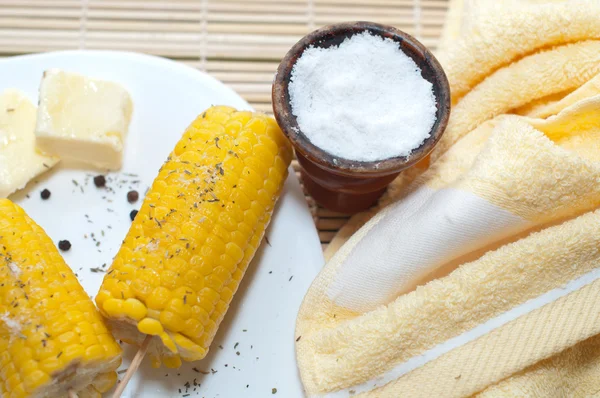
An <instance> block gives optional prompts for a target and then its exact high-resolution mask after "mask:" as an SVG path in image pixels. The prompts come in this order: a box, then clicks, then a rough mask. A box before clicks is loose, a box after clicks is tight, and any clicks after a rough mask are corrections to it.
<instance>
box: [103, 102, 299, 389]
mask: <svg viewBox="0 0 600 398" xmlns="http://www.w3.org/2000/svg"><path fill="white" fill-rule="evenodd" d="M291 158H292V150H291V146H290V144H289V142H288V141H287V139H286V138H285V137H284V135H283V134H282V133H281V131H280V129H279V127H278V126H277V124H276V122H275V121H274V120H273V119H272V118H269V117H267V116H265V115H262V114H254V113H251V112H238V111H236V110H234V109H232V108H228V107H222V106H218V107H212V108H210V109H208V110H207V111H206V112H204V113H202V114H201V115H200V116H198V118H197V119H196V120H194V122H193V123H192V124H191V125H190V126H189V127H188V128H187V130H186V131H185V133H184V134H183V137H182V138H181V140H180V141H179V142H178V144H177V145H176V147H175V150H174V151H173V152H172V153H171V155H170V156H169V157H168V159H167V161H166V162H165V164H164V165H163V166H162V168H161V170H160V172H159V174H158V177H157V178H156V179H155V181H154V183H153V185H152V187H151V189H150V191H149V192H148V194H147V196H146V199H145V200H144V203H143V205H142V207H141V209H140V211H139V213H138V214H137V216H136V218H135V220H134V222H133V224H132V226H131V228H130V230H129V233H128V234H127V237H126V238H125V240H124V243H123V245H122V247H121V249H120V250H119V252H118V254H117V256H116V257H115V259H114V262H113V264H112V266H111V268H110V269H109V271H108V272H107V273H106V275H105V277H104V281H103V283H102V286H101V288H100V292H99V293H98V295H97V296H96V303H97V305H98V308H99V309H100V311H101V313H102V314H103V315H104V316H105V317H106V318H107V319H108V321H109V324H110V326H111V329H112V330H113V332H114V333H115V335H116V336H117V338H119V339H121V340H123V341H125V342H128V343H131V344H135V345H138V346H140V345H142V343H143V342H144V341H146V344H147V349H148V356H149V357H150V359H151V363H152V366H154V367H159V366H160V364H161V362H162V363H164V365H165V366H167V367H170V368H177V367H179V366H180V365H181V361H182V360H183V361H196V360H200V359H202V358H204V357H205V356H206V354H207V353H208V350H209V346H210V344H211V342H212V340H213V338H214V336H215V333H216V332H217V328H218V327H219V324H220V323H221V321H222V319H223V317H224V315H225V312H226V311H227V309H228V307H229V304H230V303H231V300H232V297H233V295H234V294H235V292H236V290H237V288H238V286H239V284H240V281H241V279H242V277H243V275H244V273H245V271H246V268H247V267H248V264H249V263H250V261H251V260H252V258H253V256H254V254H255V252H256V250H257V248H258V246H259V244H260V242H261V240H262V237H263V235H264V233H265V229H266V227H267V225H268V224H269V221H270V219H271V215H272V212H273V208H274V206H275V202H276V200H277V198H278V197H279V195H280V193H281V190H282V187H283V184H284V182H285V179H286V177H287V169H288V167H289V164H290V162H291ZM146 336H151V337H148V339H149V341H148V339H146ZM129 371H130V372H132V371H135V370H134V369H132V367H130V369H129ZM122 384H123V383H122ZM123 388H124V387H123Z"/></svg>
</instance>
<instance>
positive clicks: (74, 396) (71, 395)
mask: <svg viewBox="0 0 600 398" xmlns="http://www.w3.org/2000/svg"><path fill="white" fill-rule="evenodd" d="M68 394H69V398H79V397H78V396H77V393H76V392H75V391H73V390H69V391H68Z"/></svg>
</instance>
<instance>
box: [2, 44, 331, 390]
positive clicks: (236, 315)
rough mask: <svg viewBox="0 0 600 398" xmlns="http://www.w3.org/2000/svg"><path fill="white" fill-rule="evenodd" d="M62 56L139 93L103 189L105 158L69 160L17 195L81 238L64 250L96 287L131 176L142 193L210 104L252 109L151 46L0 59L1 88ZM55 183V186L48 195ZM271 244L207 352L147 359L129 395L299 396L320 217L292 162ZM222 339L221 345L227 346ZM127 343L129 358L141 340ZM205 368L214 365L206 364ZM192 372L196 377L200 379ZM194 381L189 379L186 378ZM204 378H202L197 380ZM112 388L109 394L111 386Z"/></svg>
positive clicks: (115, 244)
mask: <svg viewBox="0 0 600 398" xmlns="http://www.w3.org/2000/svg"><path fill="white" fill-rule="evenodd" d="M48 68H62V69H65V70H68V71H73V72H78V73H82V74H86V75H88V76H93V77H96V78H101V79H108V80H112V81H115V82H118V83H120V84H122V85H123V86H125V87H126V88H127V89H128V90H129V92H130V93H131V96H132V97H133V102H134V106H135V108H134V113H133V118H132V121H131V125H130V129H129V131H130V132H129V136H128V137H127V140H126V146H125V148H126V150H125V162H124V167H123V169H122V170H121V172H119V173H111V174H109V182H108V187H110V189H98V188H96V187H95V186H94V184H93V181H92V177H91V176H93V175H96V174H99V172H98V171H97V170H86V169H84V168H82V167H80V166H77V165H66V164H63V165H61V166H60V167H58V168H56V169H54V170H52V171H50V172H49V173H47V174H46V175H44V176H42V177H41V178H39V179H38V180H37V182H32V183H30V184H29V185H28V187H27V188H26V189H25V190H23V191H21V192H19V193H17V194H15V195H13V196H12V197H11V199H13V200H15V201H16V202H17V203H19V204H20V205H21V206H23V207H24V208H25V210H26V211H27V212H28V213H29V215H30V216H31V217H33V218H34V219H35V220H36V221H37V222H38V223H39V224H40V225H41V226H42V227H43V228H44V229H45V230H46V231H47V232H48V234H49V235H50V237H52V239H53V240H54V241H55V242H58V241H59V240H61V239H68V240H69V241H71V243H72V248H71V250H70V251H69V252H66V253H64V258H65V260H66V261H67V263H68V264H69V265H70V266H71V268H72V269H73V271H75V272H76V273H77V274H78V277H79V280H80V281H81V283H82V284H83V287H84V288H85V289H86V291H87V292H88V293H89V294H90V296H94V295H95V294H96V293H97V291H98V288H99V286H100V283H101V281H102V277H103V276H104V273H103V272H92V271H91V269H94V268H100V269H102V267H103V264H107V267H108V266H109V265H110V263H111V260H112V258H113V256H114V255H115V254H116V253H117V250H118V248H119V245H120V243H121V240H122V239H123V238H124V237H125V234H126V233H127V231H128V229H129V226H130V220H129V213H130V211H131V210H132V209H136V208H139V206H140V204H141V198H140V201H139V202H138V203H136V204H134V205H130V204H129V203H128V202H127V199H126V194H127V192H128V191H129V189H131V188H133V189H136V190H138V191H139V192H140V195H141V196H143V194H144V192H145V191H146V188H147V187H148V186H150V184H151V183H152V180H153V179H154V177H155V175H156V173H157V170H158V168H159V167H160V165H161V164H162V163H163V161H164V160H165V158H166V157H167V155H168V154H169V152H170V151H171V149H172V148H173V147H174V145H175V143H176V142H177V141H178V139H179V137H180V136H181V134H182V132H183V131H184V129H185V128H186V127H187V126H188V124H189V123H190V122H191V121H192V120H193V119H194V118H195V116H196V115H198V114H199V113H200V112H202V111H203V110H204V109H206V108H207V107H209V106H210V105H213V104H215V105H216V104H222V105H230V106H234V107H237V108H245V109H250V106H249V105H248V104H247V103H246V102H245V101H244V100H243V99H242V98H240V97H239V96H238V95H237V94H236V93H234V92H233V91H232V90H230V89H229V88H227V87H226V86H224V85H223V84H221V83H220V82H218V81H217V80H215V79H213V78H212V77H210V76H208V75H206V74H204V73H201V72H199V71H197V70H194V69H191V68H188V67H186V66H183V65H181V64H178V63H175V62H172V61H168V60H165V59H162V58H156V57H151V56H147V55H140V54H133V53H120V52H100V51H69V52H59V53H47V54H38V55H30V56H22V57H14V58H10V59H7V60H3V61H1V62H0V90H4V89H6V88H18V89H21V90H23V91H24V92H25V93H27V95H28V96H29V97H30V98H31V100H32V101H33V102H34V103H36V102H37V90H38V85H39V81H40V78H41V76H42V72H43V71H44V70H45V69H48ZM44 188H47V189H49V190H50V191H51V193H52V196H51V198H50V199H49V200H47V201H43V200H41V199H40V191H41V190H42V189H44ZM267 236H268V239H269V242H270V245H267V244H265V242H263V245H262V247H261V249H260V250H259V252H258V253H257V255H256V258H255V260H254V262H253V264H251V265H250V268H249V270H248V272H247V273H246V276H245V277H244V280H243V282H242V284H241V286H240V289H239V291H238V292H237V294H236V295H235V297H234V300H233V303H232V305H231V308H230V309H229V312H228V313H227V316H226V317H225V320H224V321H223V323H222V325H221V327H220V329H219V332H218V334H217V336H216V338H215V341H214V342H213V345H212V347H211V351H210V354H209V355H208V357H207V358H205V359H204V360H202V361H199V362H196V363H193V364H184V365H183V366H182V368H181V369H179V370H168V369H166V368H164V367H163V368H161V369H152V368H151V367H150V366H149V364H148V361H145V362H144V363H143V365H142V366H141V368H140V369H139V370H138V372H137V374H136V376H135V378H134V379H133V380H132V381H131V382H130V384H129V385H128V386H127V390H126V391H125V394H124V396H126V397H134V396H135V397H179V396H185V394H190V395H189V396H190V397H196V396H198V397H207V398H208V397H227V398H228V397H232V398H237V397H266V396H273V395H272V393H273V392H274V390H273V389H275V388H276V389H277V392H276V395H275V396H280V397H286V398H287V397H300V396H302V395H303V393H302V386H301V383H300V379H299V375H298V371H297V367H296V361H295V354H294V340H295V336H294V326H295V319H296V313H297V311H298V308H299V306H300V302H301V300H302V298H303V297H304V294H305V292H306V290H307V289H308V287H309V285H310V283H311V281H312V280H313V278H314V277H315V276H316V274H317V272H318V271H319V269H320V268H321V266H322V264H323V256H322V252H321V246H320V244H319V239H318V236H317V233H316V230H315V228H314V224H313V221H312V219H311V216H310V213H309V211H308V208H307V206H306V203H305V201H304V197H303V195H302V192H301V189H300V186H299V184H298V181H297V179H296V177H295V176H294V174H293V173H291V174H290V177H289V178H288V180H287V183H286V187H285V192H284V194H283V196H282V198H281V200H280V202H279V205H278V208H277V209H276V214H275V216H274V217H273V221H272V223H271V226H270V228H269V230H268V231H267ZM220 347H222V348H220ZM124 348H125V359H124V363H123V366H122V367H121V369H126V368H127V366H128V364H129V361H130V360H131V358H132V356H133V353H134V352H133V350H132V349H128V348H127V347H126V345H124ZM194 368H196V369H197V370H198V371H200V372H204V373H206V372H208V374H203V373H198V372H197V371H195V370H194ZM194 381H195V383H194ZM186 382H189V385H188V386H189V387H188V388H186V384H185V383H186ZM196 384H197V385H196ZM107 395H108V394H107Z"/></svg>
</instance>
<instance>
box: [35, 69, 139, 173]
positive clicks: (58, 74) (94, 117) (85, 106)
mask: <svg viewBox="0 0 600 398" xmlns="http://www.w3.org/2000/svg"><path fill="white" fill-rule="evenodd" d="M132 109H133V104H132V101H131V97H130V96H129V93H128V92H127V90H125V89H124V88H123V87H122V86H120V85H118V84H116V83H113V82H108V81H102V80H95V79H90V78H88V77H85V76H81V75H78V74H74V73H69V72H65V71H62V70H59V69H51V70H47V71H46V72H45V73H44V77H43V78H42V83H41V85H40V103H39V108H38V118H37V125H36V129H35V134H36V137H37V142H38V145H39V146H40V148H42V149H43V150H44V151H46V152H48V153H51V154H53V155H57V156H59V157H60V158H63V159H71V160H77V161H80V162H84V163H87V164H91V165H93V166H96V167H99V168H103V169H110V170H118V169H119V168H120V167H121V164H122V158H123V141H124V139H125V136H126V135H127V130H128V128H129V121H130V119H131V113H132Z"/></svg>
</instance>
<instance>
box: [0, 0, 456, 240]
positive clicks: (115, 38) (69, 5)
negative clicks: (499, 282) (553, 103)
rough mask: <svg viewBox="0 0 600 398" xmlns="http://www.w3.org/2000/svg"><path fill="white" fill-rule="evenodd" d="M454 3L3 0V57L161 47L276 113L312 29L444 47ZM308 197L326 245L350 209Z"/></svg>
mask: <svg viewBox="0 0 600 398" xmlns="http://www.w3.org/2000/svg"><path fill="white" fill-rule="evenodd" d="M447 8H448V0H0V57H6V56H12V55H18V54H26V53H33V52H42V51H54V50H65V49H77V48H87V49H112V50H127V51H139V52H145V53H149V54H154V55H160V56H163V57H168V58H172V59H175V60H177V61H180V62H183V63H185V64H187V65H190V66H192V67H194V68H198V69H200V70H204V71H206V72H208V73H210V74H211V75H213V76H214V77H216V78H217V79H219V80H221V81H223V82H224V83H225V84H227V85H229V86H230V87H232V88H233V89H234V90H236V91H237V92H238V93H239V94H240V95H241V96H242V97H244V98H245V99H246V100H247V101H248V102H250V103H251V104H252V106H253V107H254V108H255V109H257V110H260V111H264V112H268V113H271V98H270V93H271V81H272V78H273V74H274V71H275V69H276V67H277V65H278V63H279V60H280V59H281V58H282V57H283V55H284V54H285V53H286V52H287V50H288V49H289V48H290V47H291V46H292V45H293V44H294V43H295V42H296V41H298V39H300V38H301V37H302V36H304V35H305V34H307V33H308V32H310V31H312V30H314V29H316V28H318V27H321V26H323V25H327V24H331V23H336V22H342V21H352V20H364V21H373V22H379V23H383V24H388V25H394V26H396V27H398V28H400V29H402V30H404V31H405V32H407V33H409V34H412V35H413V36H415V37H417V38H418V39H419V40H421V42H423V43H424V44H425V45H427V46H429V47H430V48H433V49H435V47H436V45H437V41H438V37H439V36H440V33H441V31H442V27H443V24H444V18H445V15H446V11H447ZM295 167H296V170H297V164H295ZM307 200H308V203H309V205H310V207H311V210H312V212H313V216H314V218H315V223H316V225H317V228H318V230H319V237H320V239H321V243H322V245H323V248H325V247H326V245H327V244H328V243H329V242H330V241H331V239H332V238H333V236H334V235H335V233H336V232H337V230H339V229H340V228H341V227H342V226H343V225H344V223H345V222H346V220H347V217H346V216H344V215H343V214H338V213H334V212H331V211H328V210H325V209H321V208H317V207H316V206H315V205H314V202H313V201H312V200H311V198H310V197H307Z"/></svg>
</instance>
